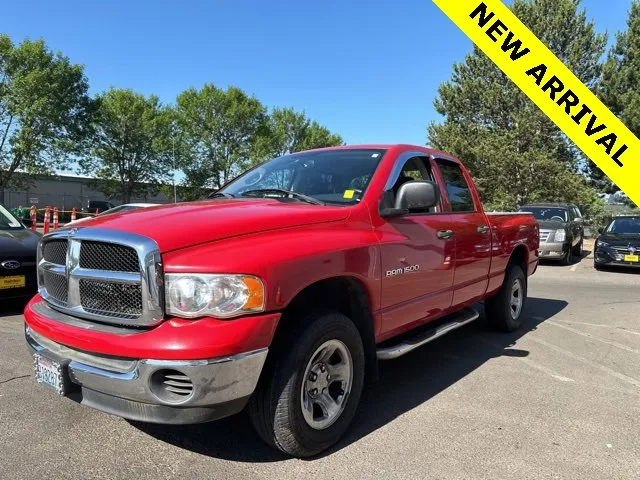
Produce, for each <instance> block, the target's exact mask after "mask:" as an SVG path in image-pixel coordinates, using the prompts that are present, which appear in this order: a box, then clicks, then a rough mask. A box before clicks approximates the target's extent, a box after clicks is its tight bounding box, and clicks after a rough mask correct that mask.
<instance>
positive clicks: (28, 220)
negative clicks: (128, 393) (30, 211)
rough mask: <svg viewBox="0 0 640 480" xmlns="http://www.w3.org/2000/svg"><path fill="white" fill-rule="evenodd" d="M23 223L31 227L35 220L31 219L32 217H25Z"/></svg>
mask: <svg viewBox="0 0 640 480" xmlns="http://www.w3.org/2000/svg"><path fill="white" fill-rule="evenodd" d="M22 224H23V225H24V226H25V227H27V228H31V226H32V225H33V222H32V221H31V218H23V219H22Z"/></svg>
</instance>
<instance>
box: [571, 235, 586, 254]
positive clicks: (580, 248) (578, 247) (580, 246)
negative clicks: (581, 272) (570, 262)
mask: <svg viewBox="0 0 640 480" xmlns="http://www.w3.org/2000/svg"><path fill="white" fill-rule="evenodd" d="M583 250H584V238H581V239H580V243H579V244H578V245H576V248H575V250H574V251H573V255H574V256H576V257H578V258H582V252H583Z"/></svg>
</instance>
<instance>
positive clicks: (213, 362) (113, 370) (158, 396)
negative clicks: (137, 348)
mask: <svg viewBox="0 0 640 480" xmlns="http://www.w3.org/2000/svg"><path fill="white" fill-rule="evenodd" d="M25 337H26V340H27V344H28V345H29V349H30V350H31V352H32V353H34V354H35V353H39V354H40V355H43V356H46V357H48V358H51V359H52V360H55V361H57V362H59V363H61V364H64V365H66V371H67V372H68V376H69V379H70V381H71V382H72V387H73V388H72V390H71V394H70V395H69V397H70V398H71V399H73V400H75V401H78V402H80V403H82V404H84V405H87V406H89V407H93V408H96V409H98V410H101V411H104V412H106V413H110V414H114V415H118V416H121V417H124V418H128V419H131V420H138V421H144V422H153V423H168V424H187V423H200V422H206V421H211V420H216V419H219V418H223V417H226V416H229V415H233V414H235V413H238V412H239V411H240V410H242V409H243V408H244V406H245V405H246V403H247V401H248V399H249V397H250V395H251V394H252V393H253V391H254V389H255V387H256V385H257V383H258V379H259V377H260V373H261V371H262V367H263V365H264V362H265V359H266V357H267V352H268V349H267V348H261V349H259V350H253V351H249V352H245V353H241V354H236V355H231V356H227V357H219V358H212V359H201V360H184V361H181V360H155V359H131V358H122V357H113V356H108V355H100V354H95V353H88V352H86V351H83V350H78V349H74V348H71V347H68V346H65V345H63V344H60V343H57V342H55V341H53V340H50V339H48V338H46V337H44V336H42V335H40V334H38V333H37V332H35V331H34V330H32V329H31V328H30V327H28V326H26V327H25ZM166 375H173V377H167V376H166ZM175 375H181V376H186V377H188V382H186V381H184V380H183V381H181V383H180V386H181V388H180V390H181V393H180V394H179V395H176V394H175V393H173V392H172V391H170V390H169V389H167V385H168V384H167V383H166V382H167V378H169V380H171V378H175ZM189 383H190V393H184V392H185V391H186V392H188V391H189V388H185V386H186V385H187V384H189Z"/></svg>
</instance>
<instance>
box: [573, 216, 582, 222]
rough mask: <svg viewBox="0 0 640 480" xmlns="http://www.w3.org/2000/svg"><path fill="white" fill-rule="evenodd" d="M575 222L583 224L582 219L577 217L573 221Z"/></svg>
mask: <svg viewBox="0 0 640 480" xmlns="http://www.w3.org/2000/svg"><path fill="white" fill-rule="evenodd" d="M573 221H574V222H578V223H582V218H580V217H576V218H574V219H573Z"/></svg>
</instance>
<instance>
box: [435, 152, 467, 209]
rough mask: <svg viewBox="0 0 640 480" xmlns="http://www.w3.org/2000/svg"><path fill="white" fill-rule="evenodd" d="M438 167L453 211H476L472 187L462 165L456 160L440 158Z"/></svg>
mask: <svg viewBox="0 0 640 480" xmlns="http://www.w3.org/2000/svg"><path fill="white" fill-rule="evenodd" d="M438 168H439V169H440V173H441V174H442V179H443V180H444V184H445V188H446V190H447V197H448V198H449V203H450V204H451V210H452V211H453V212H475V210H476V208H475V205H474V203H473V196H472V195H471V189H470V188H469V185H468V184H467V180H466V179H465V178H464V174H463V173H462V169H461V168H460V166H459V165H458V164H457V163H454V162H448V161H446V160H438Z"/></svg>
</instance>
